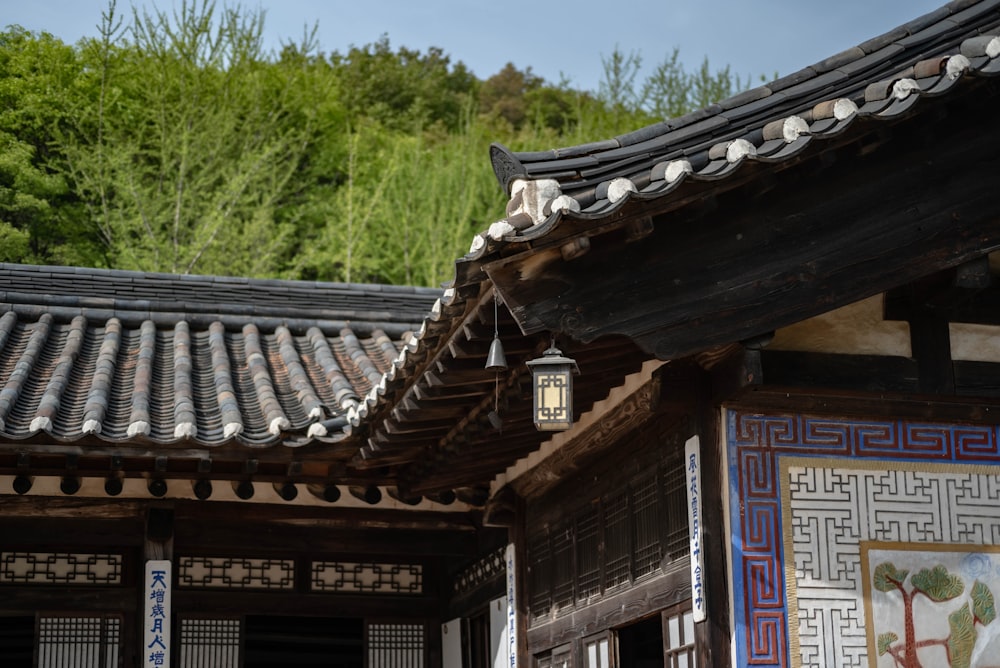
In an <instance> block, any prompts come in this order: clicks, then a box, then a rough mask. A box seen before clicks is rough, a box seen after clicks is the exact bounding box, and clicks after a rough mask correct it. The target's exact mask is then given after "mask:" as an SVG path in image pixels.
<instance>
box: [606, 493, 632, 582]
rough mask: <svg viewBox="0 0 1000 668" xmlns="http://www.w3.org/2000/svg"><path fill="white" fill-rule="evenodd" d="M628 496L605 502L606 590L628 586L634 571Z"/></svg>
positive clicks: (615, 496) (625, 494) (620, 495)
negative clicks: (630, 574)
mask: <svg viewBox="0 0 1000 668" xmlns="http://www.w3.org/2000/svg"><path fill="white" fill-rule="evenodd" d="M630 520H631V518H630V517H629V507H628V494H627V493H622V494H616V495H614V496H612V497H609V498H607V499H605V502H604V550H605V555H606V556H605V571H604V572H605V576H604V577H605V579H604V586H605V588H606V589H613V588H614V587H617V586H619V585H623V584H627V583H628V581H629V572H630V571H631V570H632V569H631V565H632V546H631V542H632V541H631V540H629V538H630V536H629V529H630V528H631V527H630V524H631V521H630Z"/></svg>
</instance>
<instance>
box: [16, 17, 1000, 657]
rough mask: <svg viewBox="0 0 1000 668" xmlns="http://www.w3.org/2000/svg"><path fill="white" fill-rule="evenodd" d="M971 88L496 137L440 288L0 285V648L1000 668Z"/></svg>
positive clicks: (959, 39) (843, 61)
mask: <svg viewBox="0 0 1000 668" xmlns="http://www.w3.org/2000/svg"><path fill="white" fill-rule="evenodd" d="M998 74H1000V2H997V1H996V0H983V1H979V2H973V1H967V0H962V1H957V2H952V3H950V4H948V5H945V6H944V7H942V8H941V9H939V10H937V11H935V12H932V13H930V14H927V15H925V16H922V17H919V18H917V19H915V20H913V21H911V22H910V23H908V24H905V25H903V26H900V27H899V28H897V29H896V30H893V31H890V32H889V33H886V34H885V35H881V36H878V37H875V38H873V39H871V40H869V41H867V42H865V43H863V44H860V45H858V46H857V47H854V48H851V49H847V50H845V51H844V52H842V53H840V54H837V55H835V56H832V57H830V58H828V59H826V60H824V61H822V62H820V63H817V64H815V65H813V66H811V67H807V68H805V69H802V70H800V71H798V72H795V73H793V74H791V75H788V76H786V77H783V78H781V79H779V80H777V81H774V82H771V83H770V84H767V85H764V86H761V87H759V88H755V89H753V90H750V91H747V92H745V93H741V94H739V95H737V96H735V97H733V98H731V99H729V100H725V101H723V102H720V103H719V104H716V105H713V106H711V107H708V108H706V109H702V110H699V111H697V112H694V113H692V114H689V115H687V116H684V117H681V118H677V119H671V120H668V121H664V122H663V123H660V124H657V125H654V126H651V127H648V128H644V129H641V130H638V131H635V132H631V133H629V134H625V135H621V136H619V137H616V138H613V139H609V140H607V141H601V142H596V143H593V144H588V145H584V146H576V147H569V148H563V149H557V150H549V151H542V152H537V153H518V152H511V151H509V150H507V149H505V148H504V147H502V146H495V147H494V149H493V152H492V164H493V167H494V171H495V172H496V174H497V177H498V180H499V182H500V184H501V186H502V187H503V188H505V189H506V192H507V193H508V194H509V195H510V199H509V204H508V207H507V211H506V216H505V217H504V218H503V219H502V220H500V221H499V222H497V223H496V224H494V225H493V226H491V227H490V229H489V230H488V231H486V232H484V233H483V234H482V235H480V236H477V237H476V238H475V239H474V242H473V245H472V248H471V250H470V252H469V254H467V255H466V256H465V257H463V258H461V259H459V260H458V261H457V263H456V271H455V278H454V281H453V282H452V283H451V284H450V285H449V286H448V288H447V289H446V290H444V291H435V290H425V289H412V288H392V287H384V286H360V285H332V284H316V283H301V282H287V281H257V280H246V279H236V278H222V277H192V276H165V275H153V274H138V273H131V272H120V271H99V270H90V269H71V268H52V267H25V266H13V265H4V266H0V293H2V294H0V306H2V308H0V311H3V312H4V313H3V315H2V316H0V421H2V422H0V659H2V661H0V663H2V665H4V666H40V667H44V668H49V667H60V668H61V667H63V666H74V667H76V666H100V667H101V668H104V667H106V666H108V667H110V666H135V665H141V666H152V665H168V663H169V665H172V666H179V667H185V668H186V667H189V666H192V667H202V666H211V667H213V668H214V667H216V666H218V667H223V668H225V667H229V666H232V667H245V668H252V667H255V666H287V665H296V666H336V667H361V666H367V667H369V668H374V667H381V666H398V667H400V668H410V667H415V666H431V667H433V666H444V667H445V668H458V667H459V666H463V667H479V666H499V665H507V666H514V665H516V666H519V667H522V668H523V667H525V666H537V667H543V666H545V667H551V666H560V667H566V666H576V667H585V668H605V667H608V666H617V667H618V668H628V667H633V666H635V667H649V666H670V667H671V668H676V667H680V666H728V665H733V666H738V667H741V668H742V667H748V666H782V667H784V666H825V667H832V666H876V667H878V666H886V667H888V666H915V665H924V666H931V665H933V666H948V665H952V666H990V665H995V664H996V661H997V659H996V657H997V656H1000V622H997V621H996V620H995V617H996V612H995V600H996V596H997V595H1000V554H998V548H997V545H998V542H1000V503H998V499H1000V469H996V468H994V467H996V466H997V465H998V463H1000V345H998V344H997V341H998V338H997V336H998V334H1000V329H998V327H1000V318H998V316H997V313H998V312H1000V311H998V307H1000V291H998V290H1000V289H998V286H997V283H996V282H995V281H996V280H997V279H994V278H993V277H994V276H995V275H1000V264H998V262H997V256H996V251H997V250H998V249H1000V198H998V197H997V194H996V192H997V187H998V185H1000V182H998V179H1000V176H998V175H1000V170H998V169H997V167H996V164H995V163H996V156H997V155H1000V132H998V130H997V121H996V119H997V112H996V108H997V102H998V97H1000V88H998V86H997V81H998V79H997V78H996V77H997V75H998ZM495 341H499V342H500V343H501V344H502V346H503V349H504V353H505V355H504V356H503V358H504V359H502V360H501V359H500V357H499V356H498V355H497V354H496V352H497V351H496V348H495V347H494V342H495ZM552 348H558V350H559V351H561V352H560V354H559V355H556V354H555V353H551V352H550V354H548V355H546V351H547V350H550V349H552ZM553 357H560V358H564V361H565V370H567V374H568V375H567V376H566V377H561V378H560V377H554V376H553V377H543V376H546V374H547V373H548V372H549V371H550V367H549V366H548V365H546V364H537V363H536V362H537V361H539V360H543V361H549V362H551V361H553ZM555 361H557V362H558V361H560V360H558V359H556V360H555ZM529 363H532V364H529ZM487 365H489V367H490V368H489V369H487V368H486V367H487ZM574 370H578V373H573V371H574ZM533 374H534V375H536V376H537V378H533ZM567 379H569V381H571V382H568V380H567ZM540 383H546V384H540ZM536 385H539V386H540V387H541V389H540V390H539V389H536ZM569 398H572V404H571V406H570V405H566V404H565V400H567V399H569ZM560 408H565V409H567V410H568V415H566V416H561V415H559V414H558V410H559V409H560ZM560 422H564V423H565V424H559V423H560ZM539 427H541V428H539ZM552 427H555V428H556V430H551V428H552ZM157 661H159V662H160V663H159V664H157Z"/></svg>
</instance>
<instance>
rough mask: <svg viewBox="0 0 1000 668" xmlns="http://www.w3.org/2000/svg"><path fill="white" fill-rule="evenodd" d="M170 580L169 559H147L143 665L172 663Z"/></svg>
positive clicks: (154, 666)
mask: <svg viewBox="0 0 1000 668" xmlns="http://www.w3.org/2000/svg"><path fill="white" fill-rule="evenodd" d="M170 583H171V577H170V562H169V561H166V560H150V561H147V562H146V586H145V588H144V589H143V593H144V597H143V599H144V601H145V614H144V615H143V618H142V625H143V631H144V634H143V641H142V642H143V650H142V665H143V667H144V668H156V667H157V666H169V665H170Z"/></svg>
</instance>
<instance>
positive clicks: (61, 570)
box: [0, 552, 122, 585]
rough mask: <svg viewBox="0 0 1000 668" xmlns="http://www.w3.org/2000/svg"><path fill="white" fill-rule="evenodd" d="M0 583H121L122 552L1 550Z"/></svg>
mask: <svg viewBox="0 0 1000 668" xmlns="http://www.w3.org/2000/svg"><path fill="white" fill-rule="evenodd" d="M0 583H2V584H32V585H35V584H54V585H120V584H121V583H122V555H120V554H84V553H77V552H2V553H0Z"/></svg>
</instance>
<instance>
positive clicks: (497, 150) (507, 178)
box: [471, 0, 1000, 256]
mask: <svg viewBox="0 0 1000 668" xmlns="http://www.w3.org/2000/svg"><path fill="white" fill-rule="evenodd" d="M998 35H1000V0H981V1H970V0H957V1H956V2H951V3H949V4H947V5H945V6H944V7H941V8H940V9H938V10H936V11H933V12H931V13H929V14H926V15H925V16H922V17H920V18H917V19H915V20H913V21H910V22H909V23H906V24H904V25H902V26H900V27H898V28H896V29H895V30H892V31H890V32H888V33H886V34H884V35H881V36H879V37H875V38H873V39H870V40H868V41H866V42H863V43H862V44H859V45H858V46H856V47H853V48H851V49H847V50H846V51H843V52H842V53H839V54H837V55H834V56H831V57H829V58H827V59H825V60H822V61H820V62H819V63H816V64H815V65H813V66H811V67H807V68H805V69H802V70H799V71H798V72H795V73H793V74H790V75H788V76H785V77H782V78H780V79H777V80H775V81H773V82H771V83H769V84H766V85H763V86H760V87H758V88H754V89H752V90H748V91H745V92H743V93H740V94H738V95H736V96H734V97H731V98H729V99H727V100H723V101H722V102H720V103H718V104H713V105H711V106H709V107H706V108H704V109H700V110H698V111H695V112H692V113H690V114H687V115H685V116H681V117H679V118H674V119H669V120H665V121H663V122H661V123H657V124H655V125H651V126H649V127H646V128H643V129H641V130H638V131H635V132H630V133H628V134H624V135H621V136H619V137H615V138H613V139H609V140H606V141H599V142H594V143H590V144H584V145H581V146H573V147H568V148H562V149H554V150H549V151H539V152H511V151H509V150H508V149H506V148H505V147H503V146H500V145H494V146H493V147H492V149H491V157H492V161H493V168H494V171H495V173H496V175H497V178H498V180H499V181H500V183H501V185H503V186H504V187H505V188H507V191H508V193H509V194H510V195H511V199H510V202H509V204H508V208H507V213H508V216H507V218H506V219H505V220H504V221H501V223H499V224H497V225H495V226H494V228H493V229H491V230H490V233H489V234H488V235H484V237H483V238H482V239H481V240H480V242H479V243H478V244H477V245H474V246H473V252H472V253H471V255H472V256H480V255H482V254H483V253H484V252H486V247H487V246H488V245H489V240H490V239H492V240H494V241H501V240H506V241H513V240H516V239H517V238H518V237H537V236H538V235H540V234H543V233H544V230H547V229H549V228H550V227H552V226H553V224H554V223H555V222H556V221H557V220H558V219H560V218H567V219H582V220H595V219H598V218H603V217H606V216H608V215H609V214H612V213H613V212H615V211H616V210H618V209H619V208H620V207H622V206H624V205H625V203H626V202H628V201H630V200H636V199H639V200H653V199H658V198H663V197H666V196H668V195H670V194H671V193H673V192H674V191H676V190H677V189H679V188H681V187H682V186H683V184H685V183H690V182H707V181H722V180H724V179H726V178H727V177H729V176H730V175H733V174H734V173H736V172H737V171H738V170H739V168H740V166H741V165H743V164H745V163H753V162H759V163H772V164H776V163H781V162H783V161H790V160H792V159H793V158H794V157H795V156H797V155H798V154H800V153H801V152H802V151H804V150H805V149H806V147H808V146H809V145H810V144H812V143H813V142H817V141H823V140H824V139H828V138H832V137H836V136H838V135H840V134H842V133H845V132H847V131H848V130H850V129H851V128H852V126H856V125H858V124H861V125H864V124H866V123H869V122H873V121H874V122H878V121H885V120H894V119H898V118H902V117H904V116H905V115H906V114H907V113H908V112H910V111H911V110H912V109H913V108H914V107H915V106H916V105H918V104H919V103H920V101H921V100H923V99H925V98H930V97H935V96H940V95H944V94H947V93H949V91H951V90H952V89H953V88H957V87H961V85H962V82H963V81H965V80H968V79H969V78H972V77H990V76H996V75H998V74H1000V37H998ZM484 242H486V243H484Z"/></svg>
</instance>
